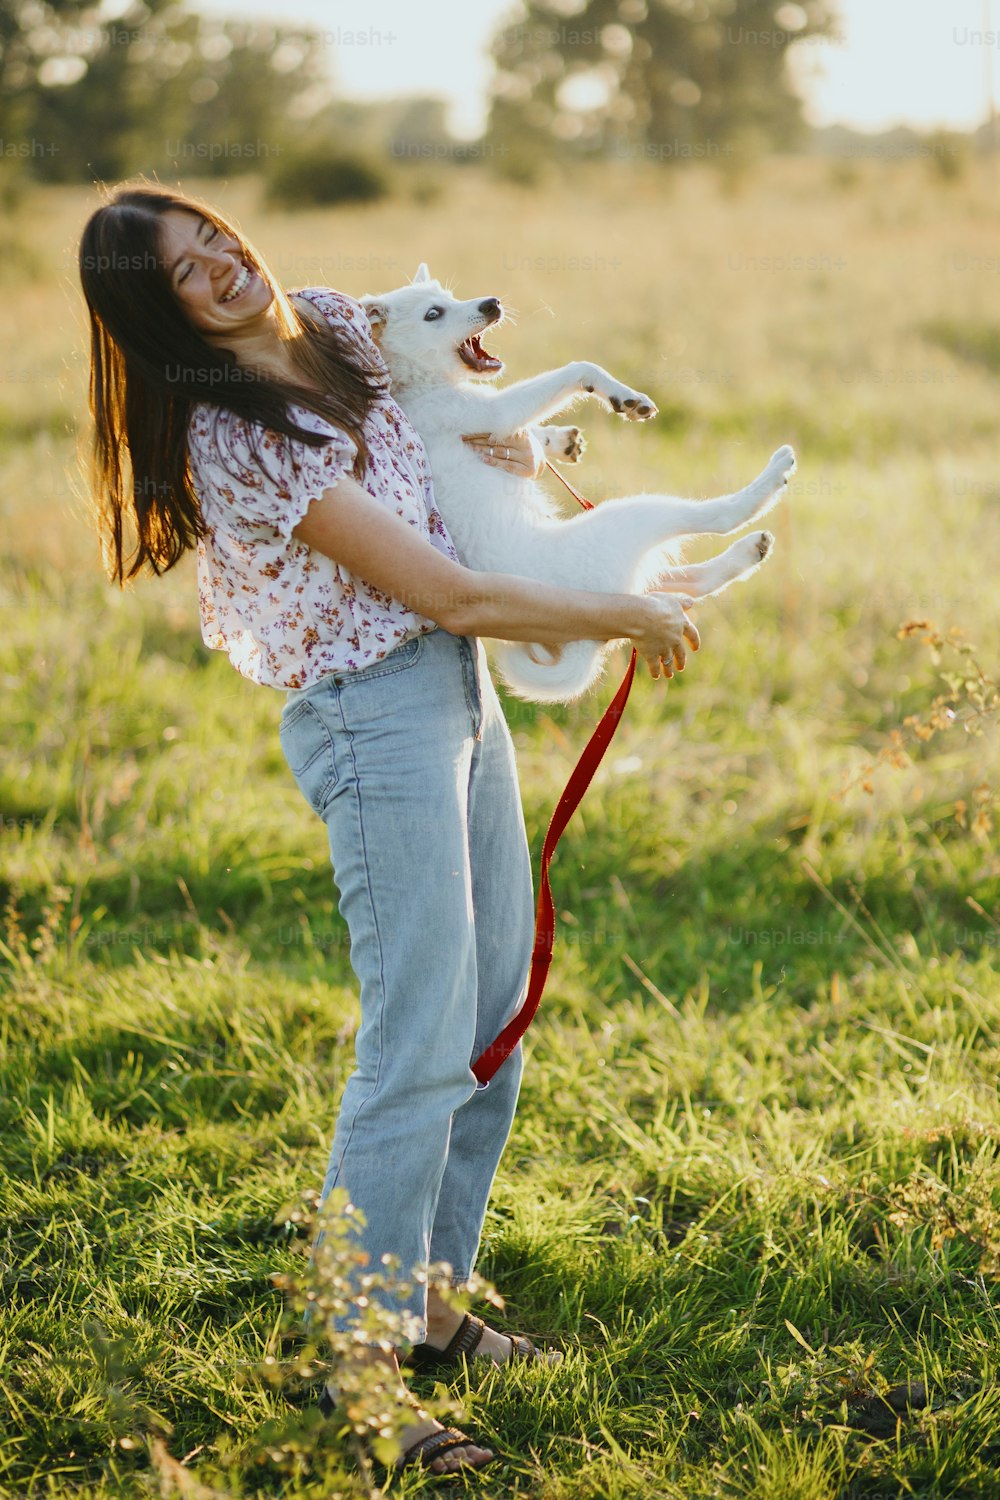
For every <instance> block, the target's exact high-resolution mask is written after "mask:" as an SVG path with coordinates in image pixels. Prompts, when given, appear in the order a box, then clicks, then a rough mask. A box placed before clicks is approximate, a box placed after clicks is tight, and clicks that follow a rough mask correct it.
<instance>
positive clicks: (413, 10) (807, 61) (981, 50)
mask: <svg viewBox="0 0 1000 1500" xmlns="http://www.w3.org/2000/svg"><path fill="white" fill-rule="evenodd" d="M838 4H839V9H840V14H841V17H842V20H841V23H840V26H839V28H838V34H837V38H836V40H835V42H834V43H832V44H831V43H813V44H807V45H803V46H801V47H800V48H799V49H798V52H799V54H800V59H801V62H800V66H801V68H802V69H803V77H804V79H805V80H806V81H807V87H806V90H805V92H806V96H807V98H808V99H809V100H810V108H809V117H810V119H811V120H812V122H813V123H814V124H817V125H828V124H832V123H834V122H841V123H844V124H850V125H854V126H857V127H858V128H860V129H863V130H880V129H884V128H886V127H888V126H891V125H898V124H909V125H915V126H922V127H929V126H936V125H951V126H956V127H958V128H966V127H969V126H974V125H978V124H981V123H982V121H983V120H984V119H985V118H986V115H987V102H986V101H987V98H988V94H987V87H988V78H989V73H990V71H992V73H993V87H994V94H995V95H998V94H1000V46H998V45H997V39H998V34H1000V0H838ZM201 8H202V9H204V10H212V11H215V12H216V13H217V14H218V13H225V14H230V13H233V14H239V15H243V16H247V17H252V16H266V17H274V18H275V19H288V18H289V17H291V16H293V15H294V16H295V17H296V18H298V19H302V20H304V21H309V22H311V23H312V24H313V25H314V26H316V27H317V28H318V29H319V30H320V31H322V32H323V33H325V36H326V39H327V41H328V44H329V46H330V55H331V63H332V66H333V71H334V75H335V77H336V79H337V82H338V84H339V86H340V89H341V91H342V93H343V94H346V95H349V96H351V97H353V98H379V97H382V98H384V97H385V96H386V95H391V94H400V93H410V94H413V93H422V94H437V95H440V96H442V97H445V98H448V99H449V100H450V101H451V105H452V107H451V126H452V129H453V130H454V131H455V132H456V133H457V134H460V135H463V136H475V135H477V134H478V133H479V132H480V131H481V129H482V127H483V124H484V121H485V112H486V103H487V95H486V86H487V82H488V79H489V76H490V71H491V70H490V64H489V60H488V56H487V50H486V49H487V44H488V42H489V38H490V37H491V35H492V34H493V33H494V31H495V30H496V29H497V28H498V26H499V24H500V23H501V21H502V20H503V19H504V18H508V17H511V16H512V15H516V11H517V3H516V0H513V3H512V0H281V3H276V0H202V4H201ZM782 9H791V10H794V6H792V7H783V6H782V3H781V0H775V10H776V12H779V13H780V12H781V11H782ZM775 24H776V25H777V24H778V23H777V22H776V23H775ZM990 31H992V32H993V35H994V42H993V44H992V45H989V44H988V43H986V42H984V40H983V39H982V38H983V33H984V32H985V33H989V32H990Z"/></svg>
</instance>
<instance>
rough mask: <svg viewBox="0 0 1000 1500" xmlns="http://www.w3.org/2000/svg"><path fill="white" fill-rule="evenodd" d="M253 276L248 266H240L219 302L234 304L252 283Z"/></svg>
mask: <svg viewBox="0 0 1000 1500" xmlns="http://www.w3.org/2000/svg"><path fill="white" fill-rule="evenodd" d="M255 274H256V273H255V272H254V271H251V270H250V268H249V267H248V266H244V265H241V266H240V268H239V270H238V271H237V272H236V275H235V276H234V277H233V279H232V281H231V282H230V283H229V286H228V288H227V289H226V291H224V292H223V294H222V296H221V297H220V298H219V301H220V302H234V301H235V300H236V298H237V297H239V296H241V295H242V293H243V292H245V291H246V289H247V287H248V286H249V285H250V283H251V281H253V279H254V276H255Z"/></svg>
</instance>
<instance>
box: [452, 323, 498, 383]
mask: <svg viewBox="0 0 1000 1500" xmlns="http://www.w3.org/2000/svg"><path fill="white" fill-rule="evenodd" d="M482 331H483V332H485V330H482ZM458 353H459V357H460V358H461V359H462V360H464V362H465V363H466V364H467V365H468V366H469V369H470V370H475V371H476V372H477V374H481V373H482V372H483V371H484V370H502V369H503V360H502V359H497V357H496V355H495V354H490V353H488V352H487V350H485V349H484V348H483V346H482V344H481V343H480V342H479V334H478V333H471V334H470V335H469V337H468V338H467V339H466V340H465V342H464V343H462V344H459V346H458Z"/></svg>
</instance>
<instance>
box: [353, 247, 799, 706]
mask: <svg viewBox="0 0 1000 1500" xmlns="http://www.w3.org/2000/svg"><path fill="white" fill-rule="evenodd" d="M361 300H362V304H363V306H364V308H365V310H366V312H367V314H368V317H369V320H370V322H371V325H372V331H373V333H374V336H375V338H376V339H377V340H378V343H379V347H380V348H381V351H382V354H383V357H384V359H385V361H386V364H387V365H388V368H389V373H390V375H391V377H392V394H393V397H394V398H395V400H396V401H398V402H399V404H400V406H401V407H402V408H403V410H404V411H405V412H406V414H407V416H408V417H409V418H410V420H411V422H412V423H413V425H414V427H415V428H416V429H417V431H418V432H419V434H420V436H421V438H422V440H423V442H424V444H425V446H426V448H427V453H428V456H429V458H430V464H431V470H432V472H433V475H434V494H435V497H436V500H437V503H438V506H439V508H440V511H441V514H442V516H443V517H444V522H445V525H446V526H447V528H448V531H449V533H450V535H451V537H452V540H453V541H454V543H455V546H456V548H457V549H458V553H459V555H460V557H461V559H462V561H463V562H464V563H465V565H466V566H467V567H470V568H475V569H476V570H478V571H484V572H497V573H514V574H518V575H520V576H522V577H527V578H537V579H539V580H541V581H543V582H547V583H553V584H561V585H564V586H566V587H569V588H578V589H590V590H594V591H605V592H608V593H613V594H622V593H637V594H638V593H644V592H646V591H647V589H649V587H650V586H651V585H653V584H654V583H655V586H656V587H657V588H659V589H662V590H664V591H666V592H669V593H685V594H690V595H692V596H693V597H694V598H705V597H707V596H708V595H709V594H717V593H719V592H720V591H721V590H722V589H724V588H726V587H727V586H728V585H729V584H730V583H732V582H733V581H734V580H735V579H737V578H747V577H749V575H750V574H751V573H753V572H754V571H755V570H756V569H757V568H759V567H760V564H761V563H762V562H763V560H764V558H765V557H766V556H767V554H768V552H769V551H770V550H771V545H772V542H773V540H774V538H773V537H772V536H771V534H770V532H767V531H758V532H754V533H753V534H751V535H750V536H746V537H741V539H740V540H739V541H738V542H734V543H733V544H732V546H730V547H728V548H727V549H726V551H725V552H723V553H721V554H720V555H719V556H718V557H714V558H712V559H711V560H710V561H708V562H703V563H695V564H693V565H691V566H689V567H676V566H674V564H675V563H676V562H677V560H678V555H679V554H678V553H677V551H676V549H675V550H674V551H673V552H671V551H670V549H669V548H668V547H666V546H665V544H667V543H669V542H671V541H675V540H676V539H677V538H679V537H684V536H693V535H696V534H699V533H709V532H710V533H713V534H716V535H724V534H726V533H728V532H732V531H738V530H739V529H740V528H741V527H743V526H745V525H747V524H748V523H749V522H751V521H755V520H757V519H758V518H759V517H760V516H762V515H763V514H764V513H765V511H768V510H770V509H771V507H772V506H773V505H774V504H775V503H776V502H777V501H778V500H779V499H780V498H781V496H782V495H783V494H784V492H785V489H786V487H787V484H788V480H789V477H790V475H791V474H793V473H794V471H795V456H794V454H793V453H792V450H791V448H787V447H786V448H779V449H778V451H777V453H775V454H774V456H773V458H772V459H771V461H770V463H769V464H768V466H767V468H766V469H765V470H764V472H763V473H762V474H761V475H760V476H759V477H758V478H757V479H755V480H754V481H753V483H752V484H749V485H747V487H746V489H742V490H739V491H738V492H737V493H736V494H733V495H725V496H723V497H721V498H720V499H716V500H678V499H674V498H673V497H672V496H669V495H631V496H629V497H627V498H624V499H620V500H605V501H604V502H603V503H602V504H600V505H598V506H597V507H595V509H594V510H591V511H586V512H581V513H580V514H579V515H576V516H573V517H572V518H571V519H565V518H564V517H562V516H560V514H559V512H558V510H557V508H556V506H555V505H554V504H553V503H552V501H551V499H550V498H549V497H548V496H547V495H546V494H545V492H544V490H543V489H542V487H541V485H540V484H537V483H535V482H533V481H531V480H526V479H524V480H522V479H516V478H515V477H514V476H513V475H511V474H509V473H508V472H506V471H504V470H501V469H494V468H491V467H490V466H489V465H488V464H484V463H483V462H482V460H481V459H480V458H479V457H477V455H476V453H475V452H474V451H473V450H472V449H470V448H469V447H468V445H467V444H466V443H464V442H463V441H462V435H463V434H471V433H476V432H491V433H493V434H495V435H497V436H498V437H501V438H502V436H503V435H504V434H513V433H516V432H524V431H530V430H532V428H533V426H534V424H535V423H539V422H544V421H545V420H546V419H547V418H549V417H554V416H556V415H557V414H558V413H559V412H561V411H564V410H565V409H566V407H567V406H569V405H570V404H571V403H572V402H573V401H576V400H577V399H578V398H579V397H581V396H584V395H593V396H596V397H597V399H598V400H600V401H603V402H605V403H606V405H608V406H609V407H611V409H612V410H613V411H616V412H618V413H619V414H620V415H621V416H623V417H626V418H627V419H629V420H632V421H645V420H647V419H648V418H650V417H653V416H655V415H656V407H655V406H654V405H653V403H652V401H651V400H650V399H649V397H648V396H644V395H643V394H642V392H641V391H633V390H631V389H630V388H629V387H628V386H627V385H622V384H621V382H620V381H618V380H615V379H614V378H613V377H612V376H611V375H609V374H608V372H607V371H606V370H602V369H601V367H600V365H594V364H589V363H587V362H584V361H579V362H577V363H575V364H570V365H565V366H564V367H563V368H562V369H560V370H552V371H550V372H549V373H548V374H545V375H537V376H535V377H534V378H533V379H530V380H521V381H518V383H517V384H516V385H512V386H509V387H508V388H507V389H506V390H496V389H494V388H493V387H492V386H490V385H489V384H487V382H489V381H492V380H495V379H496V377H497V376H498V375H499V374H500V372H501V371H502V369H503V362H502V361H501V360H499V359H497V358H495V356H493V355H492V354H488V353H487V352H486V350H485V349H484V348H483V346H482V344H481V343H480V334H482V333H483V332H484V331H485V330H486V329H487V328H489V327H490V326H491V324H495V323H499V322H501V320H502V318H503V309H502V307H501V305H500V301H499V298H497V297H485V298H483V297H473V298H471V299H470V300H469V301H467V302H459V301H458V300H457V299H456V298H455V297H454V296H452V294H451V292H449V291H446V290H445V289H444V288H442V286H441V285H440V283H439V282H437V281H434V280H432V279H431V277H430V275H429V273H428V270H427V267H426V266H425V265H422V266H421V267H420V269H419V270H418V272H417V274H416V277H415V278H414V280H413V283H412V284H411V285H410V286H406V287H400V288H399V289H398V290H396V291H394V292H388V293H386V294H384V295H382V296H368V297H363V298H362V299H361ZM536 436H537V437H538V438H540V439H541V440H542V442H543V445H544V446H545V447H546V448H547V449H548V450H549V452H550V453H551V454H552V456H554V457H557V458H561V459H563V460H573V459H575V458H576V457H578V456H579V452H580V443H579V432H578V431H577V429H576V428H548V429H545V428H542V429H540V430H539V432H538V433H537V434H536ZM612 644H613V643H612V642H605V641H574V642H571V643H570V644H569V645H565V646H563V647H562V648H561V649H559V648H558V647H550V648H546V647H545V646H544V644H540V645H539V646H537V647H536V646H529V645H522V644H520V643H519V642H514V641H505V642H502V643H499V644H498V647H497V650H496V652H495V659H496V663H497V666H498V668H499V670H500V673H501V675H502V676H503V678H504V680H505V682H506V683H507V685H508V687H509V688H510V689H511V691H512V692H513V693H515V694H517V696H519V697H521V698H527V699H530V700H532V701H534V702H537V703H565V702H569V701H571V700H572V699H574V698H578V697H580V695H581V694H582V693H585V692H586V691H587V689H588V688H590V687H592V686H593V685H594V683H596V682H597V680H598V679H599V677H600V675H601V671H602V667H603V661H604V657H605V655H606V653H607V651H608V649H609V648H610V646H611V645H612Z"/></svg>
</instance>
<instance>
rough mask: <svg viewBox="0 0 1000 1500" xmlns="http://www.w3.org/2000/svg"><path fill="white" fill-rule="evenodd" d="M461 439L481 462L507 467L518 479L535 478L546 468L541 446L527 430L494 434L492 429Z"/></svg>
mask: <svg viewBox="0 0 1000 1500" xmlns="http://www.w3.org/2000/svg"><path fill="white" fill-rule="evenodd" d="M462 442H463V443H468V445H469V447H470V448H472V449H474V450H475V452H476V453H477V454H478V455H479V457H480V458H481V459H482V460H483V463H486V464H492V465H493V466H494V468H497V469H506V470H507V472H508V474H516V475H517V477H518V479H537V478H538V476H539V474H540V473H541V472H542V470H543V469H544V468H545V454H544V452H543V450H542V445H541V443H539V442H538V440H537V439H536V438H535V437H533V436H532V434H531V433H530V432H517V433H514V435H513V436H512V437H496V436H495V434H494V433H492V432H469V433H466V434H465V435H464V436H463V438H462Z"/></svg>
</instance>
